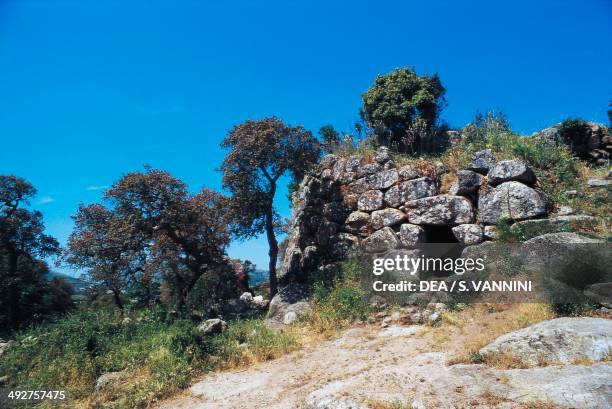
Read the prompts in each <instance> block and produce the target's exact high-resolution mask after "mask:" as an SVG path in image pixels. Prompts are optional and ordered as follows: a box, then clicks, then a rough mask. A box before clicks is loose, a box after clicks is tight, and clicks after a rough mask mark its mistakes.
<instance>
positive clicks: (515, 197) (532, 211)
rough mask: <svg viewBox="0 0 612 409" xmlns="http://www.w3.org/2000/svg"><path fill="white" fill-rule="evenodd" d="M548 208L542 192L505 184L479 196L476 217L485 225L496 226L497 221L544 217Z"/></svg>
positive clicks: (523, 186)
mask: <svg viewBox="0 0 612 409" xmlns="http://www.w3.org/2000/svg"><path fill="white" fill-rule="evenodd" d="M550 207H551V202H550V200H549V199H548V198H547V197H546V195H545V194H544V193H543V192H542V191H540V190H536V189H533V188H530V187H529V186H526V185H524V184H522V183H519V182H505V183H502V184H501V185H499V186H497V187H496V188H494V189H488V190H487V191H485V192H483V193H482V194H481V195H480V198H479V199H478V217H479V219H480V222H482V223H485V224H496V223H497V221H498V220H499V219H511V220H524V219H532V218H536V217H542V216H546V215H547V214H548V212H549V210H550Z"/></svg>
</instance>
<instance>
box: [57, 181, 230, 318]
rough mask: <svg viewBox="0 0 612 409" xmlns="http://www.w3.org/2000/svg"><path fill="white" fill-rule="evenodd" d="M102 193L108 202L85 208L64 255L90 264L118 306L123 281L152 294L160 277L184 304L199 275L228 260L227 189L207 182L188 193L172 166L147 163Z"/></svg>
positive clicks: (80, 213) (213, 270)
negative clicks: (164, 167)
mask: <svg viewBox="0 0 612 409" xmlns="http://www.w3.org/2000/svg"><path fill="white" fill-rule="evenodd" d="M104 199H105V201H106V202H107V205H106V206H105V205H89V206H81V207H80V208H79V211H78V212H77V214H76V215H75V217H74V220H75V230H74V232H73V233H72V235H71V236H70V239H69V244H68V248H69V251H68V254H67V258H66V259H67V261H68V262H70V263H72V264H74V265H77V266H80V267H85V268H87V269H88V270H89V272H90V274H91V276H92V278H93V279H94V280H96V281H97V282H99V283H101V284H102V285H104V286H105V287H106V288H108V289H109V290H111V291H112V292H113V294H114V295H115V302H116V303H117V306H119V307H120V308H121V306H122V305H121V300H120V292H121V289H122V288H126V287H127V286H128V285H136V286H137V287H140V288H141V289H143V290H144V292H143V294H145V299H146V298H148V297H149V296H150V288H151V284H152V283H153V282H155V281H156V280H157V282H158V283H159V282H160V281H163V282H165V283H166V285H167V287H168V288H170V289H171V291H172V296H173V298H174V300H175V302H176V304H177V307H178V308H179V309H184V307H185V305H186V302H187V299H188V296H189V292H190V291H191V290H192V289H193V288H194V286H195V285H196V283H197V282H198V280H199V279H200V278H201V277H202V276H204V275H206V274H214V273H215V271H217V270H218V269H219V268H220V267H225V266H226V265H227V263H228V259H227V257H226V255H225V248H226V246H227V244H228V243H229V233H228V230H227V224H228V220H227V217H226V213H227V209H226V207H227V206H226V202H227V199H226V198H224V197H223V196H222V195H220V194H218V193H216V192H214V191H212V190H209V189H203V190H201V191H200V192H199V193H197V194H190V193H189V192H188V190H187V186H186V185H185V184H184V183H183V182H181V181H180V180H179V179H177V178H175V177H173V176H172V175H170V174H169V173H167V172H164V171H161V170H156V169H147V170H146V171H145V172H132V173H129V174H127V175H125V176H124V177H122V178H121V179H120V180H119V181H117V182H116V183H114V184H113V186H112V187H111V188H110V189H109V190H108V191H107V192H106V193H105V195H104ZM156 275H157V277H156ZM211 297H214V294H211ZM145 301H149V300H145Z"/></svg>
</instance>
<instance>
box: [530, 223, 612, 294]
mask: <svg viewBox="0 0 612 409" xmlns="http://www.w3.org/2000/svg"><path fill="white" fill-rule="evenodd" d="M600 243H603V242H602V241H600V240H595V239H591V238H589V237H585V236H581V235H579V234H576V233H548V234H543V235H541V236H537V237H534V238H532V239H529V240H527V241H525V242H524V243H522V245H521V248H520V252H521V261H522V263H523V269H524V270H525V271H536V272H537V271H544V272H546V273H547V277H548V278H550V279H554V280H561V281H567V278H568V276H571V275H572V274H582V271H583V270H586V269H587V268H588V269H591V267H595V268H597V264H598V263H600V262H602V261H603V260H605V258H604V256H605V255H606V254H605V252H606V250H607V248H606V247H604V246H599V245H596V244H600ZM602 252H603V253H602ZM608 254H609V253H608ZM595 271H596V270H593V271H591V273H594V272H595ZM570 284H571V283H570Z"/></svg>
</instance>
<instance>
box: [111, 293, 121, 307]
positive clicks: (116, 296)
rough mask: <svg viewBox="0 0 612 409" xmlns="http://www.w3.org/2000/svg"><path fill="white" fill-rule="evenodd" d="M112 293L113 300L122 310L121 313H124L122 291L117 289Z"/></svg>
mask: <svg viewBox="0 0 612 409" xmlns="http://www.w3.org/2000/svg"><path fill="white" fill-rule="evenodd" d="M111 291H112V292H113V300H114V301H115V305H116V306H117V308H119V309H120V310H121V312H123V301H121V293H120V291H119V290H115V289H113V290H111Z"/></svg>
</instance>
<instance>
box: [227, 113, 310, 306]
mask: <svg viewBox="0 0 612 409" xmlns="http://www.w3.org/2000/svg"><path fill="white" fill-rule="evenodd" d="M221 146H222V147H224V148H228V149H229V152H228V154H227V156H226V157H225V159H224V161H223V164H222V165H221V171H222V172H223V186H224V187H225V188H227V189H228V190H229V191H230V192H231V193H232V198H231V202H230V204H231V209H232V216H233V232H234V234H235V235H236V236H237V237H239V238H249V237H254V236H257V235H258V234H261V233H264V232H265V233H266V237H267V239H268V244H269V247H270V250H269V257H270V262H269V267H268V268H269V272H270V291H271V293H272V295H274V294H275V293H276V291H277V277H276V259H277V255H278V241H277V240H276V232H277V231H278V229H279V225H280V223H279V217H278V214H277V212H276V211H275V209H274V196H275V194H276V191H277V188H278V180H279V178H280V177H281V176H283V175H290V176H291V177H293V179H294V180H300V179H301V178H302V177H303V175H304V173H305V172H306V170H307V169H308V168H309V167H310V166H311V165H312V164H313V163H315V162H316V161H317V159H318V158H319V155H320V145H319V142H318V141H317V139H316V138H314V137H313V136H312V134H311V133H310V131H307V130H305V129H304V128H303V127H301V126H295V127H294V126H290V125H287V124H285V123H283V122H282V121H281V120H280V119H278V118H275V117H270V118H264V119H261V120H248V121H245V122H243V123H241V124H239V125H236V126H235V127H234V128H233V129H232V130H231V131H230V133H229V134H228V136H227V137H226V138H225V140H224V141H223V142H222V143H221Z"/></svg>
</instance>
